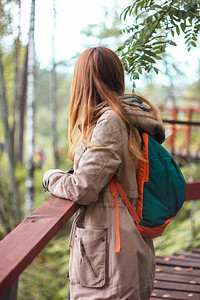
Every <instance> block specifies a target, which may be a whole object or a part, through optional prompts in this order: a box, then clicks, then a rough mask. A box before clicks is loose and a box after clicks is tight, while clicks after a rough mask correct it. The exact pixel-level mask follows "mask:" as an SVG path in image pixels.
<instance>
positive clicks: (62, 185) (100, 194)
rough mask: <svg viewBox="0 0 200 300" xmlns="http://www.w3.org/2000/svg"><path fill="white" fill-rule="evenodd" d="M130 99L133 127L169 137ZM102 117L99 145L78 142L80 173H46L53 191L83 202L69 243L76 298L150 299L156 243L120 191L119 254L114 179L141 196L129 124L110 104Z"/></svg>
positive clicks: (95, 134)
mask: <svg viewBox="0 0 200 300" xmlns="http://www.w3.org/2000/svg"><path fill="white" fill-rule="evenodd" d="M130 100H132V101H135V100H136V99H135V98H133V99H129V101H128V102H127V101H124V105H125V107H126V109H127V113H128V114H131V115H132V120H133V126H140V127H141V128H143V129H144V130H146V131H147V132H149V133H150V134H151V135H152V136H154V137H155V138H156V139H158V140H159V141H163V139H164V129H163V127H162V125H161V124H159V123H158V122H157V121H155V118H154V116H153V114H152V112H151V111H150V110H149V109H147V107H145V106H144V105H142V104H141V103H136V102H134V103H132V102H131V101H130ZM98 116H99V117H98V118H97V122H96V125H95V126H94V128H93V129H92V133H91V141H92V142H93V144H94V145H95V146H93V147H88V148H86V147H84V146H83V145H79V146H78V147H77V150H76V154H75V161H74V174H73V175H69V174H66V173H65V172H63V171H61V170H49V171H47V172H46V173H45V174H44V181H45V183H46V184H47V186H48V190H49V191H50V192H51V193H52V194H54V195H56V196H58V197H64V198H66V199H70V200H72V201H76V202H77V203H79V204H80V205H82V206H81V209H80V210H79V213H78V215H77V217H76V218H75V220H74V223H73V226H72V231H71V238H70V243H69V246H70V247H71V255H70V263H69V276H70V292H71V299H72V300H76V299H79V300H106V299H115V300H117V299H118V300H122V299H123V300H125V299H126V300H148V299H149V298H150V295H151V292H152V289H153V283H154V270H155V255H154V248H153V243H152V240H150V239H144V238H142V236H141V235H140V233H139V232H138V231H137V229H136V226H135V223H134V220H133V218H132V217H131V215H130V214H129V212H128V210H127V208H126V206H125V205H124V203H123V201H122V200H121V198H120V196H119V195H118V194H117V195H118V207H119V224H120V237H121V247H122V250H121V252H120V253H115V237H116V235H115V208H114V201H113V198H112V195H111V192H110V189H109V186H108V182H109V180H110V179H111V178H112V177H113V175H114V174H115V175H116V176H117V178H118V180H119V182H120V183H121V185H122V187H123V189H124V191H125V192H126V195H127V196H128V198H129V200H130V201H131V202H132V204H133V206H134V205H135V203H136V199H137V196H138V191H137V182H136V171H137V170H136V168H137V167H133V165H131V164H130V152H129V150H128V134H127V129H126V126H125V125H124V123H123V122H122V121H120V119H119V118H118V116H117V115H116V114H115V113H114V112H113V111H112V110H111V109H109V108H108V107H106V106H105V107H101V109H100V110H99V111H98ZM139 138H140V137H139Z"/></svg>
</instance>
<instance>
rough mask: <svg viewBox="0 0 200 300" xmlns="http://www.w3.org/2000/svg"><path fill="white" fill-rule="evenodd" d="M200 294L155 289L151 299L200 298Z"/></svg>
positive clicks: (194, 299) (195, 299)
mask: <svg viewBox="0 0 200 300" xmlns="http://www.w3.org/2000/svg"><path fill="white" fill-rule="evenodd" d="M199 296H200V295H199V294H197V293H188V292H181V291H172V290H160V289H154V291H153V293H152V295H151V298H150V299H151V300H153V299H156V300H158V299H162V300H163V299H176V300H189V299H191V300H199V299H200V297H199Z"/></svg>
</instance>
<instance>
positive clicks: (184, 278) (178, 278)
mask: <svg viewBox="0 0 200 300" xmlns="http://www.w3.org/2000/svg"><path fill="white" fill-rule="evenodd" d="M155 279H156V280H163V281H168V282H171V281H172V282H173V281H175V282H179V283H188V284H198V285H200V277H195V278H193V277H192V276H189V275H179V274H176V273H175V274H166V273H162V272H160V273H158V272H156V274H155Z"/></svg>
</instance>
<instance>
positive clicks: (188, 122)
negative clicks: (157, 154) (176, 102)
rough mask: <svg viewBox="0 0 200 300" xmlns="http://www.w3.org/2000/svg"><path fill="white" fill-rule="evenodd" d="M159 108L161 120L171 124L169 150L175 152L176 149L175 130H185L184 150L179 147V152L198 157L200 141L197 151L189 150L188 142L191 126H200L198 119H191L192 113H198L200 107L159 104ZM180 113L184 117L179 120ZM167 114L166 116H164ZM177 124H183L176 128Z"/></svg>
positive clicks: (199, 156) (199, 112)
mask: <svg viewBox="0 0 200 300" xmlns="http://www.w3.org/2000/svg"><path fill="white" fill-rule="evenodd" d="M160 110H161V112H162V114H163V116H164V117H163V122H164V123H167V124H171V126H170V131H171V134H170V136H169V144H170V152H171V153H175V154H176V152H177V149H176V147H175V141H176V136H177V132H179V131H184V132H185V140H184V145H185V148H184V151H183V149H181V151H179V153H177V154H180V155H181V156H196V157H198V158H200V143H199V145H198V149H197V150H198V151H197V152H196V153H191V152H190V144H191V138H192V127H193V126H200V120H193V116H194V114H199V115H200V108H180V107H163V106H160ZM180 113H181V114H182V115H184V119H183V120H180V117H179V115H180ZM165 115H167V118H165ZM177 125H183V126H184V127H185V128H184V127H183V126H181V127H179V128H177Z"/></svg>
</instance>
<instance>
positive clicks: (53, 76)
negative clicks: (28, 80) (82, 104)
mask: <svg viewBox="0 0 200 300" xmlns="http://www.w3.org/2000/svg"><path fill="white" fill-rule="evenodd" d="M53 10H54V21H53V33H52V69H51V73H50V97H49V102H50V110H51V134H52V146H53V158H54V168H58V148H57V132H56V123H57V120H56V119H57V118H56V116H57V107H56V70H55V40H54V39H55V24H56V7H55V0H54V1H53Z"/></svg>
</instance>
